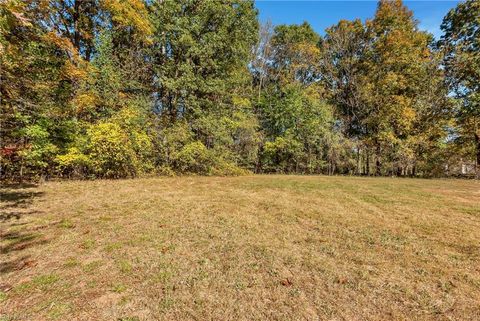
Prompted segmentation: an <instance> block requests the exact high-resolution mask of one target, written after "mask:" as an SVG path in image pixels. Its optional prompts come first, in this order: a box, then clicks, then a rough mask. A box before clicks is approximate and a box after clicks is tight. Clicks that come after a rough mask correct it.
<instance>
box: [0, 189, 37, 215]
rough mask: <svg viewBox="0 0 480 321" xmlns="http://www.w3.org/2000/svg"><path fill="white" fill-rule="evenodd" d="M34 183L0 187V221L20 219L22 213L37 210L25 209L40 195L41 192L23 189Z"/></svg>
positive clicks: (29, 213) (33, 212) (25, 213)
mask: <svg viewBox="0 0 480 321" xmlns="http://www.w3.org/2000/svg"><path fill="white" fill-rule="evenodd" d="M33 186H35V185H25V184H21V185H2V188H1V189H0V201H1V205H0V222H6V221H9V220H11V219H17V220H18V219H20V218H21V217H22V216H23V215H32V214H36V213H38V211H25V209H26V207H27V206H28V205H30V204H31V203H32V202H33V200H34V199H35V198H38V197H40V196H42V195H43V194H44V193H43V192H34V191H28V190H23V189H24V188H26V187H33Z"/></svg>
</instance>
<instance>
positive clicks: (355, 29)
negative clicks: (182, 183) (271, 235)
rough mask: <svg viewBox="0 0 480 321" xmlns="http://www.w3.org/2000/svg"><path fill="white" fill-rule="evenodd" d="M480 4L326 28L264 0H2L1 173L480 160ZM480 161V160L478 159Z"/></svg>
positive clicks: (117, 173)
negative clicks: (435, 32) (434, 17)
mask: <svg viewBox="0 0 480 321" xmlns="http://www.w3.org/2000/svg"><path fill="white" fill-rule="evenodd" d="M479 23H480V5H479V3H478V1H475V0H467V1H465V2H462V3H459V4H458V6H457V7H456V8H455V9H453V10H452V11H451V12H449V13H448V15H447V16H446V17H445V19H444V22H443V24H442V30H443V31H444V35H443V37H442V38H441V40H440V41H439V42H438V43H435V41H434V38H433V36H432V35H430V34H428V33H427V32H424V31H421V30H419V28H418V21H416V20H415V19H414V17H413V13H412V12H411V11H410V10H409V9H408V8H407V7H406V6H405V5H404V4H403V3H402V1H400V0H381V1H379V3H378V7H377V10H376V13H375V15H374V17H372V18H371V19H369V20H367V21H366V22H365V23H363V22H362V21H360V20H354V21H345V20H343V21H339V22H338V23H337V24H336V25H333V26H331V27H330V28H327V30H326V31H325V34H324V35H323V36H320V35H319V34H318V33H317V32H315V31H314V30H313V28H312V27H311V25H310V24H309V23H307V22H304V23H303V24H299V25H278V26H273V25H272V24H271V23H270V22H265V23H263V24H261V23H260V22H259V20H258V12H257V9H255V6H254V3H253V1H243V0H228V1H220V0H212V1H200V0H180V1H173V0H172V1H170V0H168V1H144V0H135V1H116V0H95V1H93V0H92V1H80V0H72V1H66V0H55V1H42V0H8V1H4V2H2V3H0V53H1V64H2V68H1V83H0V93H1V106H0V107H1V115H0V116H1V118H0V121H1V129H0V130H1V136H2V138H1V146H0V156H1V162H2V171H1V177H2V179H36V178H39V177H72V178H73V177H75V178H107V177H111V178H120V177H135V176H138V175H143V174H149V173H151V174H152V173H156V174H162V175H171V174H175V173H180V174H181V173H195V174H202V175H232V174H241V173H246V172H249V171H250V172H256V173H270V172H276V173H303V174H315V173H325V174H335V173H340V174H356V175H373V174H375V175H399V176H405V175H410V176H424V177H431V176H442V175H446V174H448V172H446V171H445V168H449V166H456V165H458V164H460V163H462V164H463V163H467V164H474V163H475V164H476V166H477V173H480V165H479V164H480V129H479V128H480V127H479V124H480V114H479V111H480V98H479V97H480V94H479V90H480V87H479V84H480V48H479V46H480V43H479V39H480V37H479V32H480V31H479ZM477 175H480V174H477Z"/></svg>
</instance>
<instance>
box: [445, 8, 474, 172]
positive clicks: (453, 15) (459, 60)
mask: <svg viewBox="0 0 480 321" xmlns="http://www.w3.org/2000/svg"><path fill="white" fill-rule="evenodd" d="M442 30H443V31H444V33H445V34H444V36H443V37H442V39H441V41H440V45H441V47H442V49H443V50H444V52H445V58H444V63H445V69H446V73H447V82H448V84H449V85H450V89H452V90H453V91H454V93H455V94H456V98H457V99H459V104H457V106H458V107H457V108H456V110H455V118H456V121H457V124H456V125H457V126H456V136H457V143H458V145H459V146H462V145H463V146H462V147H463V148H458V149H457V151H458V152H461V155H462V156H464V157H466V158H467V159H474V160H475V163H476V167H477V173H476V175H477V178H480V37H479V32H480V3H479V2H478V1H476V0H467V1H465V2H462V3H459V4H458V6H457V7H456V8H455V9H452V10H451V11H450V12H449V13H448V14H447V16H446V17H445V18H444V20H443V23H442ZM465 145H468V146H469V147H467V148H465V147H466V146H465Z"/></svg>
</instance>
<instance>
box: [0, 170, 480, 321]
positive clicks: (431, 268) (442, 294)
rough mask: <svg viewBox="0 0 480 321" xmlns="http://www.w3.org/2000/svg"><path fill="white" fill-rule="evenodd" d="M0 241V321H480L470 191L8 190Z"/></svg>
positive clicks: (378, 182) (479, 254) (475, 209)
mask: <svg viewBox="0 0 480 321" xmlns="http://www.w3.org/2000/svg"><path fill="white" fill-rule="evenodd" d="M0 233H1V234H0V236H1V243H0V244H1V260H0V320H46V319H47V320H48V319H58V320H405V319H410V320H480V184H479V183H478V182H474V181H462V180H417V179H390V178H349V177H324V176H312V177H301V176H247V177H231V178H212V177H180V178H151V179H136V180H119V181H107V180H101V181H85V182H74V181H67V182H50V183H47V184H42V185H40V186H7V187H4V188H3V189H2V203H1V214H0Z"/></svg>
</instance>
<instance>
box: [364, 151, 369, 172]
mask: <svg viewBox="0 0 480 321" xmlns="http://www.w3.org/2000/svg"><path fill="white" fill-rule="evenodd" d="M366 167H367V168H365V173H366V174H367V176H370V150H369V149H368V148H367V164H366Z"/></svg>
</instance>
